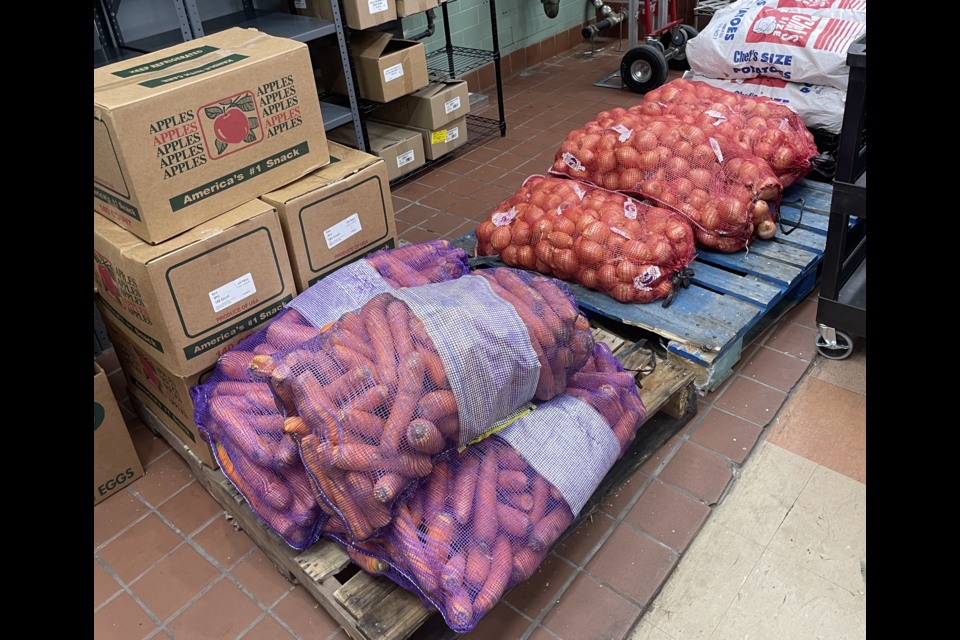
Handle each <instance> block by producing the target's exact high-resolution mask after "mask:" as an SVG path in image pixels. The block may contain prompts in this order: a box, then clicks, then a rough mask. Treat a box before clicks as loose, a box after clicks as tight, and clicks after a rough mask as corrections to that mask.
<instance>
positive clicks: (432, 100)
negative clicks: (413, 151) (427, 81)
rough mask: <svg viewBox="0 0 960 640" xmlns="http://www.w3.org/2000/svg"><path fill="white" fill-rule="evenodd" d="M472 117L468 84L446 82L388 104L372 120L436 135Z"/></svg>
mask: <svg viewBox="0 0 960 640" xmlns="http://www.w3.org/2000/svg"><path fill="white" fill-rule="evenodd" d="M468 113H470V93H469V92H468V91H467V83H466V81H465V80H446V81H444V82H440V83H437V84H431V85H430V86H428V87H426V88H425V89H420V91H415V92H413V93H411V94H410V95H408V96H403V97H402V98H397V99H396V100H394V101H393V102H388V103H387V104H385V105H383V106H382V107H380V108H379V109H377V110H376V111H374V112H373V115H372V117H374V118H376V119H377V120H383V121H385V122H395V123H396V124H401V125H409V126H411V127H418V128H420V129H430V130H431V131H435V130H437V129H440V128H442V127H443V126H444V125H445V124H447V123H450V122H453V121H454V120H456V119H458V118H462V117H464V116H465V115H467V114H468Z"/></svg>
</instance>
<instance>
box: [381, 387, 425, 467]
mask: <svg viewBox="0 0 960 640" xmlns="http://www.w3.org/2000/svg"><path fill="white" fill-rule="evenodd" d="M416 409H417V396H415V395H411V394H409V393H403V392H400V393H397V397H396V399H395V400H394V402H393V408H391V409H390V416H389V417H388V418H387V423H386V425H385V426H384V428H383V439H382V440H381V441H380V447H381V448H382V449H383V451H384V453H385V454H389V453H391V452H398V451H400V445H401V443H402V442H403V440H404V439H405V438H406V432H407V425H409V424H410V420H411V419H412V418H413V412H414V411H416Z"/></svg>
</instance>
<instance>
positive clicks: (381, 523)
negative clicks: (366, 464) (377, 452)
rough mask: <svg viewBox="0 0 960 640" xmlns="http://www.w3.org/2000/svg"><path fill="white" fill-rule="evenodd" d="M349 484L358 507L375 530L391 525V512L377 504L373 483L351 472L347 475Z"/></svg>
mask: <svg viewBox="0 0 960 640" xmlns="http://www.w3.org/2000/svg"><path fill="white" fill-rule="evenodd" d="M346 480H347V484H348V486H349V487H350V492H351V494H352V496H353V498H354V500H355V501H356V503H357V505H358V506H359V507H360V508H361V509H362V510H363V515H364V516H366V518H367V522H369V523H370V526H371V527H372V528H373V529H375V530H376V529H380V528H381V527H385V526H387V525H388V524H390V522H391V520H392V519H393V518H392V517H391V515H390V510H389V509H387V508H386V507H385V506H383V503H381V502H377V500H376V498H375V497H374V495H373V482H371V480H370V478H368V477H367V476H365V475H364V474H362V473H357V472H355V471H350V472H348V473H347V474H346Z"/></svg>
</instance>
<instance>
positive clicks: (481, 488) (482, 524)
mask: <svg viewBox="0 0 960 640" xmlns="http://www.w3.org/2000/svg"><path fill="white" fill-rule="evenodd" d="M496 477H497V458H496V456H491V455H488V456H486V457H485V458H484V459H483V462H482V463H481V465H480V474H479V477H478V478H477V488H476V495H475V497H474V501H473V510H474V513H473V539H474V541H475V542H476V544H477V546H479V547H480V548H481V549H486V550H490V549H492V548H493V543H494V540H495V538H496V536H497V481H496V480H495V478H496Z"/></svg>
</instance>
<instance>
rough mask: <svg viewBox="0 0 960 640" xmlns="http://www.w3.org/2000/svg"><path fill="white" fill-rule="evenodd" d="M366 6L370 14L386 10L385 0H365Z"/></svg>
mask: <svg viewBox="0 0 960 640" xmlns="http://www.w3.org/2000/svg"><path fill="white" fill-rule="evenodd" d="M367 6H368V7H370V15H373V14H375V13H382V12H384V11H386V10H387V0H367Z"/></svg>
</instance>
